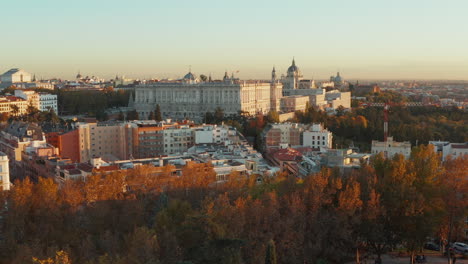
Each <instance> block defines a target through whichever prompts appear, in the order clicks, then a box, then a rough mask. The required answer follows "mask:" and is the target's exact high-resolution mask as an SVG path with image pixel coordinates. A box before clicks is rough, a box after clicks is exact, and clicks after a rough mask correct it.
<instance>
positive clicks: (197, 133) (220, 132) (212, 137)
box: [194, 125, 231, 144]
mask: <svg viewBox="0 0 468 264" xmlns="http://www.w3.org/2000/svg"><path fill="white" fill-rule="evenodd" d="M229 135H231V130H230V129H229V127H228V126H218V125H202V126H200V127H196V128H194V137H195V138H194V140H195V144H211V143H217V144H222V143H225V142H227V141H228V140H229Z"/></svg>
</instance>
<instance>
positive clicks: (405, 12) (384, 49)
mask: <svg viewBox="0 0 468 264" xmlns="http://www.w3.org/2000/svg"><path fill="white" fill-rule="evenodd" d="M0 7H1V10H2V11H1V12H0V23H1V25H2V27H1V29H0V36H1V37H0V48H1V49H0V71H2V72H4V71H6V70H8V69H9V68H13V67H17V68H23V69H25V70H26V71H28V72H31V73H36V76H38V77H40V76H43V77H46V78H48V77H54V76H55V77H61V78H67V79H71V78H73V77H74V76H75V75H76V73H77V71H78V70H80V71H81V73H82V74H84V75H96V76H101V77H106V78H107V77H113V76H115V74H119V75H121V74H125V75H126V76H128V77H133V78H144V77H158V78H163V77H171V78H174V77H181V76H183V75H184V74H185V73H186V72H187V71H188V68H189V65H192V71H193V72H195V73H198V74H201V73H204V74H209V73H210V72H211V73H212V74H213V77H217V78H221V77H222V75H223V73H224V71H225V70H228V71H237V70H239V74H238V77H240V78H243V79H247V78H269V76H270V72H271V68H272V66H273V65H275V66H276V68H277V72H279V73H284V72H285V71H286V69H287V67H288V66H289V65H290V64H291V59H292V57H293V56H294V57H295V58H296V62H297V65H298V66H299V67H300V68H301V70H302V72H303V74H304V77H307V78H312V77H314V78H316V79H322V78H327V77H328V76H330V75H332V74H335V73H336V71H337V70H340V71H341V73H342V75H343V76H344V77H345V78H348V79H351V78H360V79H426V78H427V79H464V80H467V79H468V1H466V0H391V1H390V0H354V1H352V0H283V1H277V0H270V1H263V0H232V1H225V0H198V1H194V0H165V1H160V0H147V1H145V0H133V1H127V0H125V1H121V0H113V1H108V0H75V1H68V0H67V1H64V0H41V1H38V0H22V1H16V0H9V1H2V3H1V5H0Z"/></svg>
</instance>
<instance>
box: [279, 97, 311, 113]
mask: <svg viewBox="0 0 468 264" xmlns="http://www.w3.org/2000/svg"><path fill="white" fill-rule="evenodd" d="M309 100H310V99H309V96H303V95H291V96H285V97H283V98H281V108H280V109H281V112H283V113H288V112H294V111H304V110H305V109H306V107H307V104H308V103H309Z"/></svg>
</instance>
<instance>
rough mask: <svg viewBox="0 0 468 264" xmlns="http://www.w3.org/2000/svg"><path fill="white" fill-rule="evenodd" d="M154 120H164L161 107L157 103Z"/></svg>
mask: <svg viewBox="0 0 468 264" xmlns="http://www.w3.org/2000/svg"><path fill="white" fill-rule="evenodd" d="M154 120H156V121H158V122H159V121H162V114H161V107H160V106H159V104H158V105H156V110H154Z"/></svg>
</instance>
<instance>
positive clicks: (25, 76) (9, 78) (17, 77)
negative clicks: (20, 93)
mask: <svg viewBox="0 0 468 264" xmlns="http://www.w3.org/2000/svg"><path fill="white" fill-rule="evenodd" d="M1 81H2V83H6V84H14V83H23V82H31V74H29V73H27V72H25V71H24V70H22V69H18V68H14V69H10V70H9V71H7V72H5V73H4V74H2V76H1Z"/></svg>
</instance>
